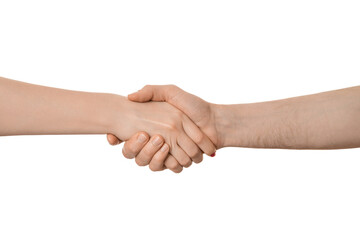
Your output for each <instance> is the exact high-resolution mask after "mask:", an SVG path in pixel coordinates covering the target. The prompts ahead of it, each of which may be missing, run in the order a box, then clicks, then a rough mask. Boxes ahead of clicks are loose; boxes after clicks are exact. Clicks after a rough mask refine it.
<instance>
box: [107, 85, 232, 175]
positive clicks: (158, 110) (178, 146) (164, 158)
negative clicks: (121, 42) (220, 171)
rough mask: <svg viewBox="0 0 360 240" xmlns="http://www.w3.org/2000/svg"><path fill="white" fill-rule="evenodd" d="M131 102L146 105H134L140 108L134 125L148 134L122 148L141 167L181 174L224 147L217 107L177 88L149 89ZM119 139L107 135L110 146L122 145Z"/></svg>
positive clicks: (137, 135) (126, 143)
mask: <svg viewBox="0 0 360 240" xmlns="http://www.w3.org/2000/svg"><path fill="white" fill-rule="evenodd" d="M128 99H129V100H131V101H133V102H140V103H145V102H146V104H141V105H139V104H135V105H133V106H134V109H137V108H141V109H138V110H137V111H136V112H134V115H135V118H134V119H133V123H134V122H136V124H135V126H136V127H140V126H141V129H143V130H145V131H142V132H138V133H137V134H135V135H133V136H132V137H131V138H130V139H129V140H127V141H126V142H125V144H124V147H123V155H124V156H125V157H126V158H129V159H132V158H135V161H136V163H137V164H138V165H139V166H147V165H149V168H150V169H151V170H152V171H161V170H164V169H170V170H172V171H173V172H175V173H180V172H181V171H182V170H183V167H190V165H191V164H192V162H194V163H200V162H201V161H202V160H203V154H204V153H205V154H207V155H209V156H211V157H214V156H215V151H216V149H219V148H221V147H224V146H225V145H224V143H225V142H224V139H223V138H222V137H221V132H219V131H218V130H219V124H217V123H218V121H217V119H218V118H219V116H218V114H219V111H218V108H219V106H217V105H214V104H210V103H208V102H206V101H204V100H202V99H200V98H198V97H196V96H194V95H192V94H189V93H187V92H185V91H183V90H181V89H180V88H178V87H176V86H174V85H167V86H150V85H148V86H145V87H144V88H143V89H141V90H140V91H138V92H136V93H133V94H130V95H129V96H128ZM150 101H151V102H150ZM135 126H133V127H135ZM129 128H131V126H129ZM148 133H150V135H151V137H150V136H149V134H148ZM116 136H117V135H116V133H114V134H108V135H107V139H108V141H109V143H110V144H111V145H116V144H119V143H121V140H120V139H119V138H117V137H116Z"/></svg>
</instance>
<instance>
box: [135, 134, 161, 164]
mask: <svg viewBox="0 0 360 240" xmlns="http://www.w3.org/2000/svg"><path fill="white" fill-rule="evenodd" d="M163 144H164V138H163V137H162V136H160V135H154V136H153V137H151V139H150V141H149V142H148V143H147V144H146V145H145V147H143V149H142V150H141V151H140V153H139V154H138V155H137V156H136V158H135V162H136V163H137V165H139V166H146V165H148V164H149V163H150V161H151V159H152V158H153V157H154V155H155V153H156V152H157V151H158V150H159V149H160V148H161V147H162V145H163Z"/></svg>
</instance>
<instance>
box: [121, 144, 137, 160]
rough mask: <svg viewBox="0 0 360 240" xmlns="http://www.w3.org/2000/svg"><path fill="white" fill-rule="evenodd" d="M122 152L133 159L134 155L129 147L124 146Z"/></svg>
mask: <svg viewBox="0 0 360 240" xmlns="http://www.w3.org/2000/svg"><path fill="white" fill-rule="evenodd" d="M122 154H123V155H124V157H125V158H127V159H132V158H134V156H133V155H132V154H130V153H129V152H128V150H127V148H126V147H125V146H124V147H123V149H122Z"/></svg>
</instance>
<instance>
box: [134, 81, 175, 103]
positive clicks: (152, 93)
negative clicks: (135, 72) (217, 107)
mask: <svg viewBox="0 0 360 240" xmlns="http://www.w3.org/2000/svg"><path fill="white" fill-rule="evenodd" d="M179 90H180V88H178V87H176V86H174V85H146V86H145V87H143V88H142V89H140V90H139V91H137V92H135V93H132V94H129V95H128V99H129V100H131V101H135V102H148V101H150V100H152V101H167V102H169V100H170V98H171V97H173V96H174V95H176V93H177V92H179Z"/></svg>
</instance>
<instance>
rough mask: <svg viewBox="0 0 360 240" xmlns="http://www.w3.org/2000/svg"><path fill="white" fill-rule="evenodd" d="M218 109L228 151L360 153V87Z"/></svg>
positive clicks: (217, 115) (225, 106) (226, 106)
mask: <svg viewBox="0 0 360 240" xmlns="http://www.w3.org/2000/svg"><path fill="white" fill-rule="evenodd" d="M215 109H216V111H215V112H216V114H215V116H216V122H217V128H218V131H219V132H220V135H221V136H222V139H223V145H224V146H238V147H253V148H289V149H336V148H352V147H360V127H359V124H360V87H353V88H347V89H341V90H336V91H331V92H324V93H319V94H313V95H307V96H301V97H295V98H289V99H284V100H277V101H270V102H262V103H252V104H239V105H216V107H215Z"/></svg>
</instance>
